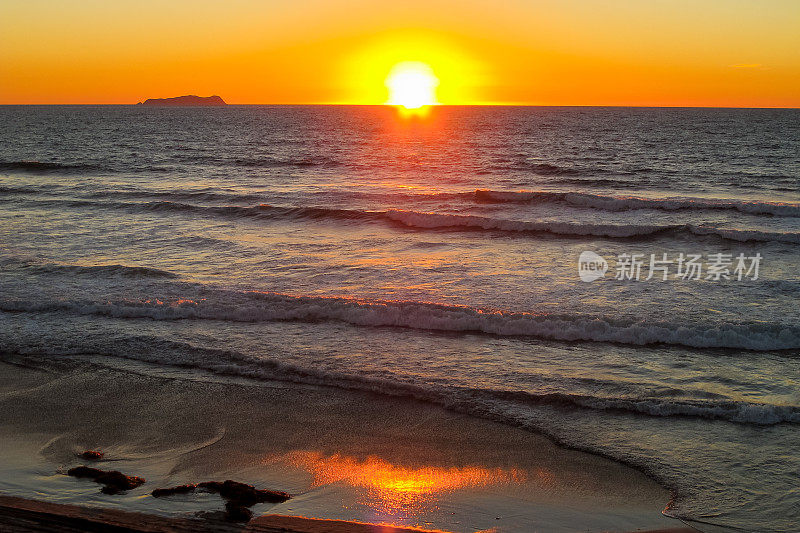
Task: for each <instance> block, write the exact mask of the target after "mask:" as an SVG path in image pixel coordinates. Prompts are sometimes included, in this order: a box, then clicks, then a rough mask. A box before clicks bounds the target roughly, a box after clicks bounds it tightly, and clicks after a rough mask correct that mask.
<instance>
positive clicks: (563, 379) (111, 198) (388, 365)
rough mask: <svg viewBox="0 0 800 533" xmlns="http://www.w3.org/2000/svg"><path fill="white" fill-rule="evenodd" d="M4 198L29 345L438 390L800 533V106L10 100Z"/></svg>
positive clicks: (707, 520)
mask: <svg viewBox="0 0 800 533" xmlns="http://www.w3.org/2000/svg"><path fill="white" fill-rule="evenodd" d="M0 205H1V206H2V208H1V209H0V266H1V267H2V268H1V269H0V288H2V290H1V291H0V351H2V354H4V356H6V357H10V356H14V357H17V358H22V359H25V358H30V359H32V360H34V359H35V360H37V361H48V360H62V359H74V360H79V359H81V358H91V359H92V360H94V361H104V360H106V361H115V362H116V363H115V364H124V362H125V361H141V362H147V363H151V364H155V365H163V366H165V367H180V368H185V369H198V370H203V371H206V372H213V373H216V374H219V375H220V376H223V377H248V378H254V379H264V380H280V381H285V382H293V383H305V384H318V385H319V384H321V385H325V386H330V387H335V388H342V389H356V390H368V391H376V392H379V393H381V394H385V395H389V396H402V397H411V398H416V399H418V400H422V401H426V402H431V403H434V404H438V405H442V406H445V407H446V408H448V409H452V410H455V411H459V412H461V413H466V414H470V415H474V416H475V417H484V418H490V419H492V420H495V421H499V422H502V423H506V424H510V425H514V426H518V427H522V428H525V429H529V430H531V431H535V432H541V433H544V434H546V435H548V436H550V437H552V438H553V439H554V440H556V441H557V442H559V443H562V444H564V445H566V446H569V447H573V448H578V449H581V450H586V451H590V452H593V453H596V454H600V455H603V456H605V457H608V458H612V459H615V460H617V461H620V462H623V463H625V464H628V465H632V466H634V467H636V468H638V469H640V470H642V471H644V472H645V473H647V474H648V475H650V476H652V477H653V478H654V479H656V480H657V481H659V482H660V483H661V484H663V485H664V486H665V487H667V488H669V489H671V490H672V492H673V499H672V501H671V502H670V503H669V505H668V506H667V508H666V509H665V511H664V512H665V514H667V515H669V516H673V517H677V518H681V519H683V520H686V521H687V523H690V524H692V525H694V526H695V527H698V528H699V529H701V530H707V531H711V530H715V531H716V529H714V527H715V526H716V527H723V528H729V529H730V530H742V531H773V532H789V531H797V530H798V528H800V486H799V485H798V483H797V479H798V474H799V473H800V432H798V427H800V426H799V424H800V357H799V356H800V305H798V301H799V300H800V272H798V264H800V110H777V109H775V110H770V109H677V108H676V109H658V108H652V109H646V108H548V107H444V106H443V107H434V108H432V109H430V110H429V113H428V114H427V115H424V116H423V115H419V116H417V115H414V114H403V113H398V112H397V110H395V109H394V108H391V107H370V106H365V107H359V106H227V107H220V108H170V109H165V108H147V107H142V106H139V107H133V106H3V107H0ZM582 259H583V260H582Z"/></svg>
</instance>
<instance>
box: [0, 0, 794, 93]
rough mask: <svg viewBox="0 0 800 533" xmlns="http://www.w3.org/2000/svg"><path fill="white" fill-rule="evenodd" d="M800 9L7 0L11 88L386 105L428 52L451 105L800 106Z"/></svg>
mask: <svg viewBox="0 0 800 533" xmlns="http://www.w3.org/2000/svg"><path fill="white" fill-rule="evenodd" d="M490 6H491V7H490ZM456 15H457V16H456ZM798 20H800V2H796V1H793V0H764V2H737V3H731V2H729V1H727V0H706V1H704V2H695V3H689V4H686V3H681V4H677V3H673V2H639V1H633V0H630V1H625V0H615V1H614V2H610V3H604V4H603V6H602V7H601V6H599V5H598V4H597V3H596V2H594V1H592V0H570V1H569V2H554V1H552V0H531V1H522V0H510V1H509V2H505V3H502V4H499V5H497V4H494V5H492V4H489V3H488V2H482V1H481V0H467V1H466V2H465V3H462V4H460V5H459V7H458V10H457V14H456V12H455V11H454V5H453V4H452V3H451V2H444V1H443V0H408V1H407V2H403V3H389V4H381V5H379V6H376V5H375V4H374V3H372V2H368V1H367V0H308V2H307V3H304V4H302V5H300V4H297V5H293V4H291V3H285V2H283V3H282V2H277V0H234V2H232V3H230V4H228V5H226V8H225V9H220V8H219V4H218V3H216V2H211V1H210V0H194V1H189V0H175V1H173V2H168V3H164V2H158V1H156V0H139V1H138V2H136V3H134V2H132V1H129V0H120V1H119V2H106V3H102V4H97V3H94V2H81V1H79V0H59V1H58V2H46V3H44V2H4V3H0V34H2V35H3V48H2V53H0V79H1V80H2V83H0V104H35V103H42V104H57V103H63V104H69V103H76V104H81V103H85V104H89V103H100V104H104V103H106V104H112V103H116V104H134V103H136V102H139V101H142V100H144V99H147V98H158V97H169V96H179V95H185V94H198V95H210V94H218V95H220V96H222V97H223V98H224V99H225V101H226V102H228V103H232V104H375V105H380V104H385V103H387V102H390V101H399V100H398V99H397V98H395V97H393V96H390V94H389V91H390V88H389V87H387V86H386V81H387V75H388V74H389V73H390V71H391V69H392V68H393V66H395V65H397V64H398V63H402V62H418V63H422V64H425V65H427V66H428V67H429V68H430V69H431V70H432V72H433V73H435V78H436V79H437V80H438V81H439V85H438V86H437V87H436V88H435V91H434V92H435V94H434V98H435V103H439V104H442V105H468V104H490V105H491V104H520V105H621V106H712V107H800V89H798V87H800V54H798V53H797V50H798V49H800V32H797V21H798ZM423 85H424V84H423ZM417 87H418V88H420V85H417ZM415 91H417V90H416V89H415V90H414V91H410V92H415ZM419 92H425V93H426V94H428V93H429V92H430V87H428V88H427V89H424V90H423V89H420V90H419ZM421 99H422V100H428V99H430V95H429V94H428V95H427V96H425V97H424V98H421ZM406 101H407V102H411V99H410V97H409V99H408V100H406ZM401 105H404V104H401ZM412 105H416V104H412Z"/></svg>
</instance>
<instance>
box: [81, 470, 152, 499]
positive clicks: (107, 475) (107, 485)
mask: <svg viewBox="0 0 800 533" xmlns="http://www.w3.org/2000/svg"><path fill="white" fill-rule="evenodd" d="M67 475H68V476H72V477H76V478H79V479H80V478H89V479H91V480H93V481H94V482H95V483H100V484H101V485H104V487H103V488H102V489H100V492H103V493H104V494H117V493H119V492H122V491H126V490H130V489H135V488H136V487H138V486H140V485H142V484H144V482H145V480H144V478H142V477H138V476H126V475H125V474H123V473H122V472H119V471H117V470H112V471H108V472H106V471H103V470H100V469H99V468H92V467H89V466H76V467H75V468H70V469H69V470H68V471H67Z"/></svg>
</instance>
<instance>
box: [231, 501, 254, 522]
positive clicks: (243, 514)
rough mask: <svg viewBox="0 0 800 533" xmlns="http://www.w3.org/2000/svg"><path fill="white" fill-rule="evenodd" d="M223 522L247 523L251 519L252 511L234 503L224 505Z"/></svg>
mask: <svg viewBox="0 0 800 533" xmlns="http://www.w3.org/2000/svg"><path fill="white" fill-rule="evenodd" d="M225 511H226V513H225V520H227V521H228V522H248V521H249V520H250V519H251V518H253V511H251V510H250V509H248V508H247V507H246V506H244V505H240V504H239V503H238V502H236V501H229V502H228V503H226V504H225Z"/></svg>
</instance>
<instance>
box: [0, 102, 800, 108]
mask: <svg viewBox="0 0 800 533" xmlns="http://www.w3.org/2000/svg"><path fill="white" fill-rule="evenodd" d="M137 105H138V103H133V104H129V103H24V104H20V103H0V106H20V107H22V106H87V107H88V106H109V107H110V106H129V107H136V106H137ZM228 106H271V107H309V106H325V107H344V106H347V107H399V106H396V105H393V104H355V103H237V104H229V103H225V104H224V105H218V106H204V105H197V106H191V105H187V106H183V105H172V106H171V105H166V106H147V107H167V108H176V107H202V108H207V107H228ZM426 107H607V108H609V107H610V108H625V109H628V108H633V109H800V106H725V105H720V106H714V105H677V104H676V105H624V104H525V103H471V104H432V105H430V106H426Z"/></svg>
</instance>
